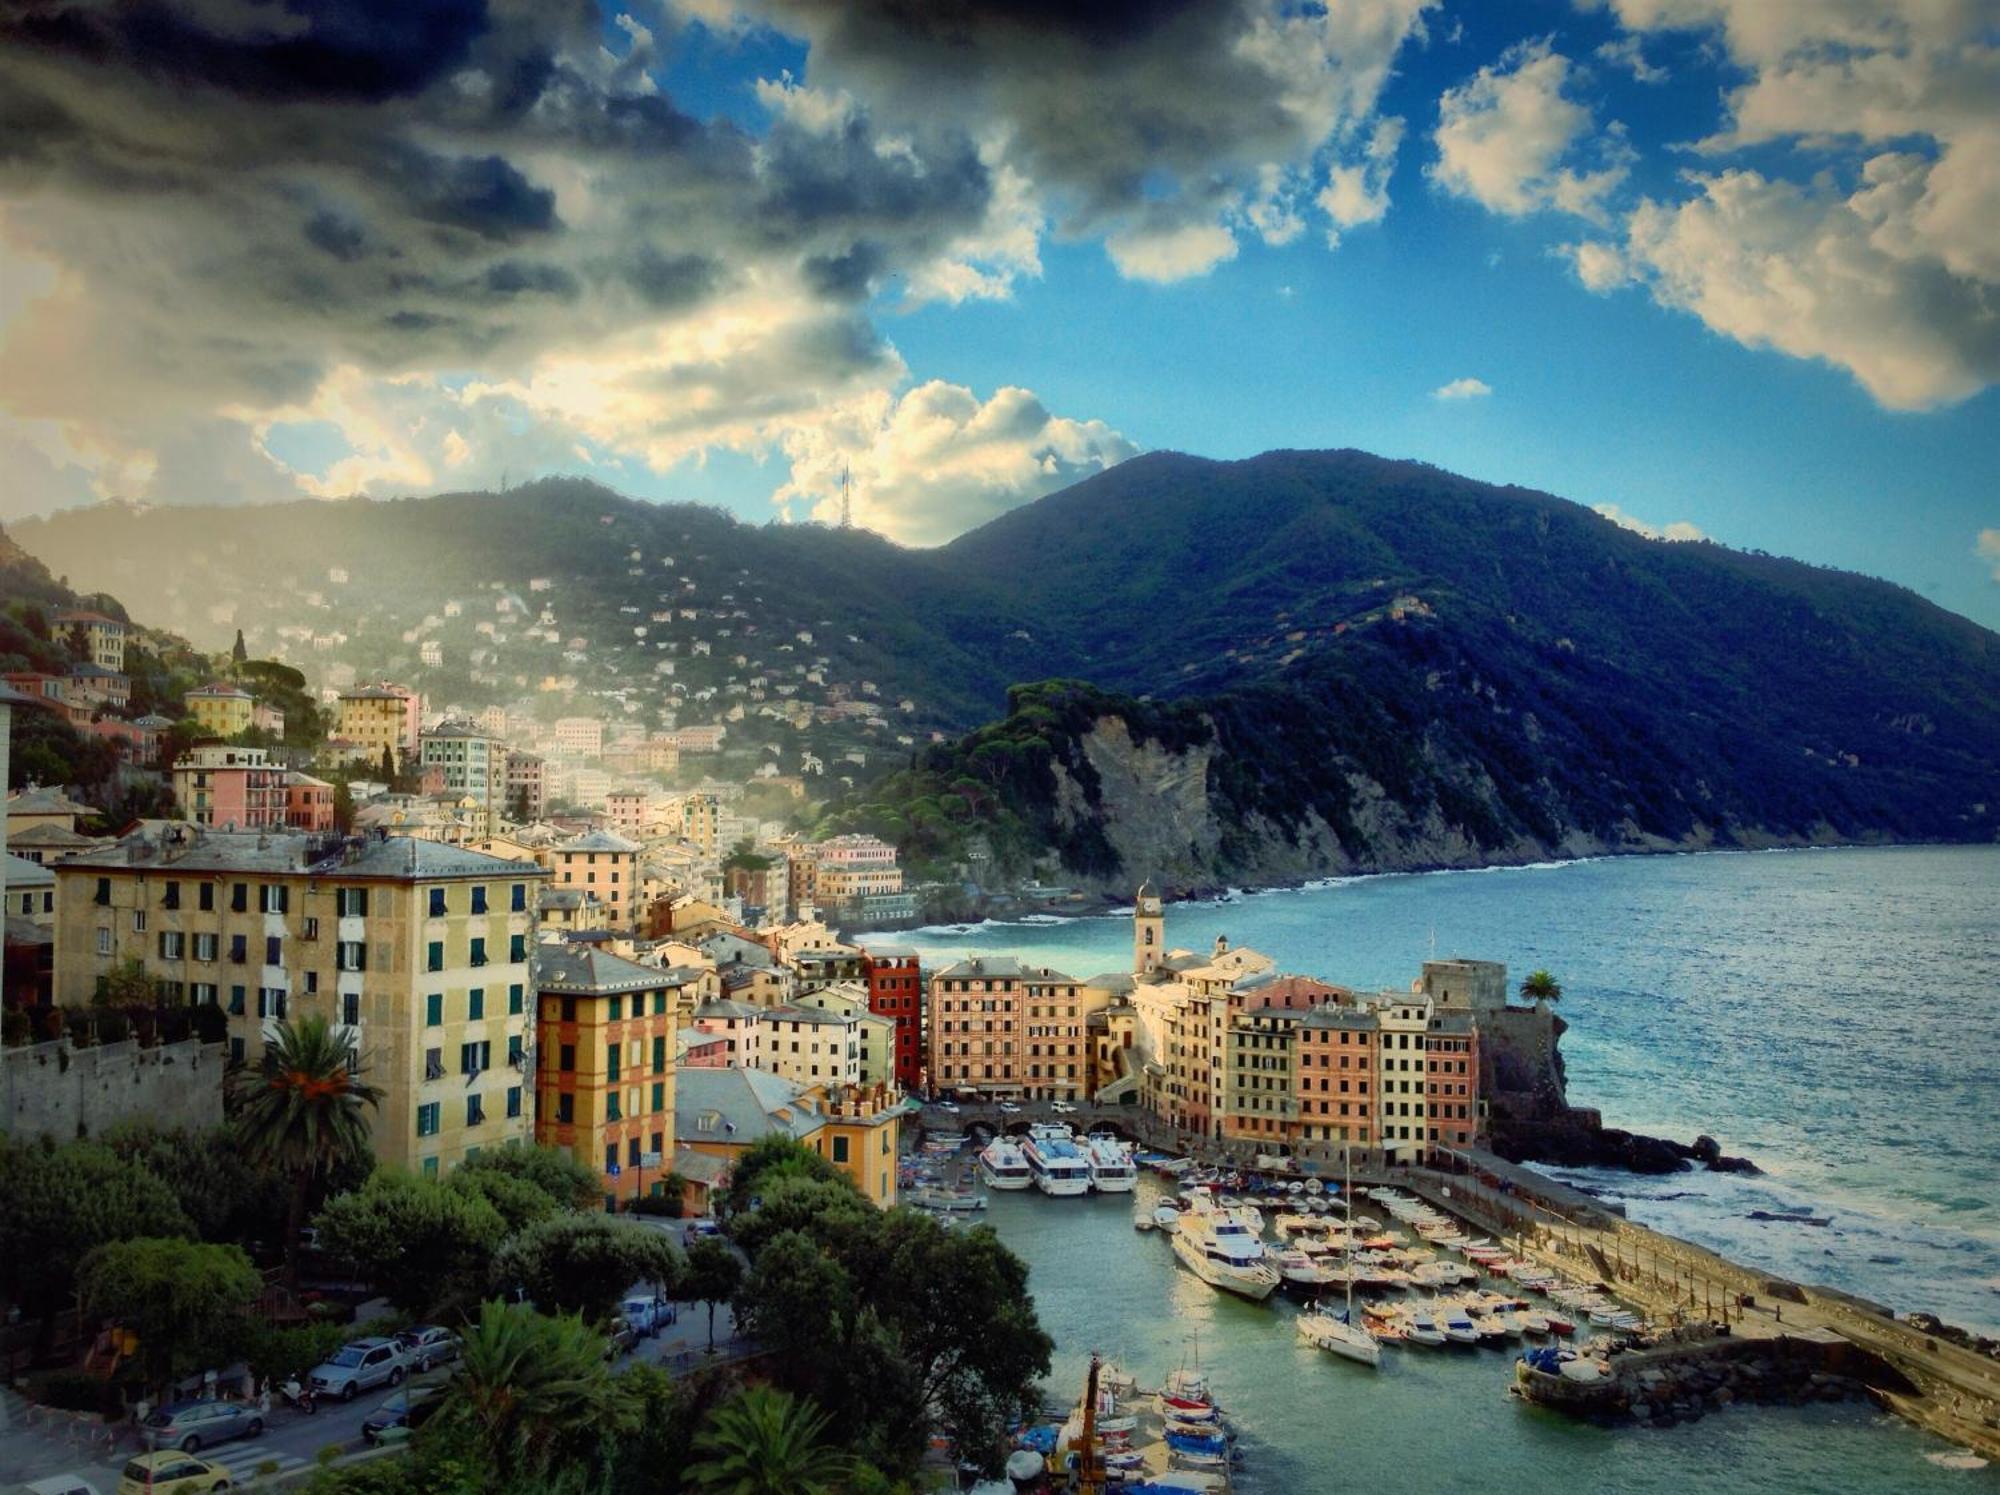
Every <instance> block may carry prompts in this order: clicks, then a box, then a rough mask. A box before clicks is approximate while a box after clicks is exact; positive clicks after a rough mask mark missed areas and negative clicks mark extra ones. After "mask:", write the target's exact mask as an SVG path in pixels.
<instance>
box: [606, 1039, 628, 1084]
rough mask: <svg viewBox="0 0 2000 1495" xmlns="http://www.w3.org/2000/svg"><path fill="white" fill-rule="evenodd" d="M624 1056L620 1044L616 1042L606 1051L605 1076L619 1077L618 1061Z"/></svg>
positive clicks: (609, 1078)
mask: <svg viewBox="0 0 2000 1495" xmlns="http://www.w3.org/2000/svg"><path fill="white" fill-rule="evenodd" d="M623 1057H624V1054H623V1053H622V1051H621V1050H620V1049H619V1047H618V1045H617V1044H615V1043H614V1044H612V1045H611V1047H610V1048H608V1049H606V1050H605V1051H604V1064H605V1069H604V1077H605V1078H606V1079H607V1080H615V1079H617V1078H618V1062H619V1060H620V1059H622V1058H623Z"/></svg>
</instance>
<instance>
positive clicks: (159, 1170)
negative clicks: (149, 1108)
mask: <svg viewBox="0 0 2000 1495" xmlns="http://www.w3.org/2000/svg"><path fill="white" fill-rule="evenodd" d="M104 1145H105V1146H107V1147H109V1148H110V1149H111V1150H112V1151H113V1152H115V1153H117V1154H118V1156H119V1157H121V1158H124V1159H125V1160H126V1161H127V1162H130V1163H134V1164H137V1165H138V1166H139V1167H141V1168H143V1169H145V1170H146V1171H148V1172H149V1173H151V1174H152V1175H153V1176H154V1177H155V1178H158V1179H160V1180H162V1181H163V1182H165V1184H166V1185H167V1187H168V1188H169V1189H171V1190H173V1193H174V1197H175V1198H176V1199H178V1200H179V1201H180V1206H181V1211H182V1213H183V1214H185V1215H186V1216H187V1217H188V1219H189V1220H190V1221H191V1222H192V1223H193V1225H194V1233H195V1235H196V1237H197V1238H199V1239H201V1240H204V1241H233V1242H234V1243H236V1244H237V1245H239V1246H248V1245H249V1244H250V1243H251V1242H253V1241H258V1240H268V1239H270V1228H271V1222H272V1221H273V1220H277V1219H282V1218H283V1217H284V1212H285V1201H286V1197H287V1182H286V1180H285V1179H284V1178H282V1177H280V1176H279V1175H278V1174H276V1173H273V1172H272V1171H271V1170H269V1169H267V1168H260V1167H258V1166H257V1165H256V1164H255V1163H254V1162H252V1161H251V1160H250V1158H248V1157H247V1156H245V1154H244V1152H243V1149H242V1148H241V1147H240V1146H239V1145H238V1144H237V1141H236V1137H235V1134H234V1133H233V1132H231V1131H230V1129H229V1128H228V1127H213V1128H210V1129H209V1130H207V1131H198V1132H190V1131H185V1130H182V1129H181V1128H178V1127H174V1128H163V1127H159V1126H156V1125H154V1124H153V1123H151V1122H149V1121H128V1122H125V1123H123V1124H122V1125H120V1126H117V1127H114V1128H112V1130H110V1131H108V1132H106V1133H105V1134H104Z"/></svg>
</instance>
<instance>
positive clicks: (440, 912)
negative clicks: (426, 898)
mask: <svg viewBox="0 0 2000 1495" xmlns="http://www.w3.org/2000/svg"><path fill="white" fill-rule="evenodd" d="M431 917H432V918H433V919H441V918H443V917H444V889H443V888H432V889H431Z"/></svg>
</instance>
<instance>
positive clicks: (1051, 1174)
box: [1021, 1126, 1090, 1195]
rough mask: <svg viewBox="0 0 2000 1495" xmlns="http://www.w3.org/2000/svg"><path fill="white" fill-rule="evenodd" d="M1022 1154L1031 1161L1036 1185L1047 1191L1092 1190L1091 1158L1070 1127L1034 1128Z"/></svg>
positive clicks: (1076, 1192) (1082, 1191)
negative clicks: (1078, 1143)
mask: <svg viewBox="0 0 2000 1495" xmlns="http://www.w3.org/2000/svg"><path fill="white" fill-rule="evenodd" d="M1021 1156H1022V1157H1023V1158H1024V1159H1026V1161H1027V1164H1028V1174H1029V1177H1031V1178H1032V1179H1033V1180H1034V1183H1035V1187H1036V1188H1038V1189H1040V1190H1041V1191H1042V1192H1043V1193H1044V1194H1053V1195H1070V1194H1088V1193H1089V1192H1090V1161H1089V1159H1087V1158H1086V1157H1085V1156H1084V1155H1083V1150H1082V1149H1081V1148H1079V1147H1078V1146H1077V1145H1076V1141H1075V1139H1074V1138H1072V1137H1071V1136H1070V1134H1069V1128H1068V1127H1053V1126H1037V1127H1035V1128H1033V1129H1032V1130H1031V1131H1030V1132H1029V1134H1028V1141H1027V1144H1026V1145H1025V1146H1024V1147H1022V1149H1021Z"/></svg>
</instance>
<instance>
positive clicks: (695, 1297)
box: [680, 1235, 743, 1349]
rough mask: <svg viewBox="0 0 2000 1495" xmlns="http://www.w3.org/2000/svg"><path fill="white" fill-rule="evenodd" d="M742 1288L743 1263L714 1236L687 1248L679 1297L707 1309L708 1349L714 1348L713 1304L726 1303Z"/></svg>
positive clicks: (704, 1237) (705, 1237)
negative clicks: (704, 1306)
mask: <svg viewBox="0 0 2000 1495" xmlns="http://www.w3.org/2000/svg"><path fill="white" fill-rule="evenodd" d="M742 1285H743V1263H742V1261H741V1260H739V1259H738V1258H737V1255H736V1253H735V1252H734V1251H732V1250H730V1249H729V1247H728V1246H726V1245H725V1244H723V1243H722V1242H721V1241H719V1240H717V1239H716V1238H715V1237H714V1236H712V1235H711V1236H703V1237H702V1238H701V1239H700V1240H698V1241H696V1242H695V1243H694V1244H693V1245H692V1246H689V1247H688V1249H687V1266H686V1268H685V1269H684V1270H683V1271H682V1273H681V1283H680V1291H681V1295H682V1296H683V1297H685V1298H687V1299H688V1300H690V1301H692V1302H696V1303H701V1304H704V1305H706V1306H707V1308H708V1347H709V1348H710V1349H714V1348H715V1305H716V1304H718V1303H727V1302H728V1301H729V1300H730V1299H731V1298H733V1297H735V1296H736V1290H737V1289H738V1288H739V1287H741V1286H742Z"/></svg>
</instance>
